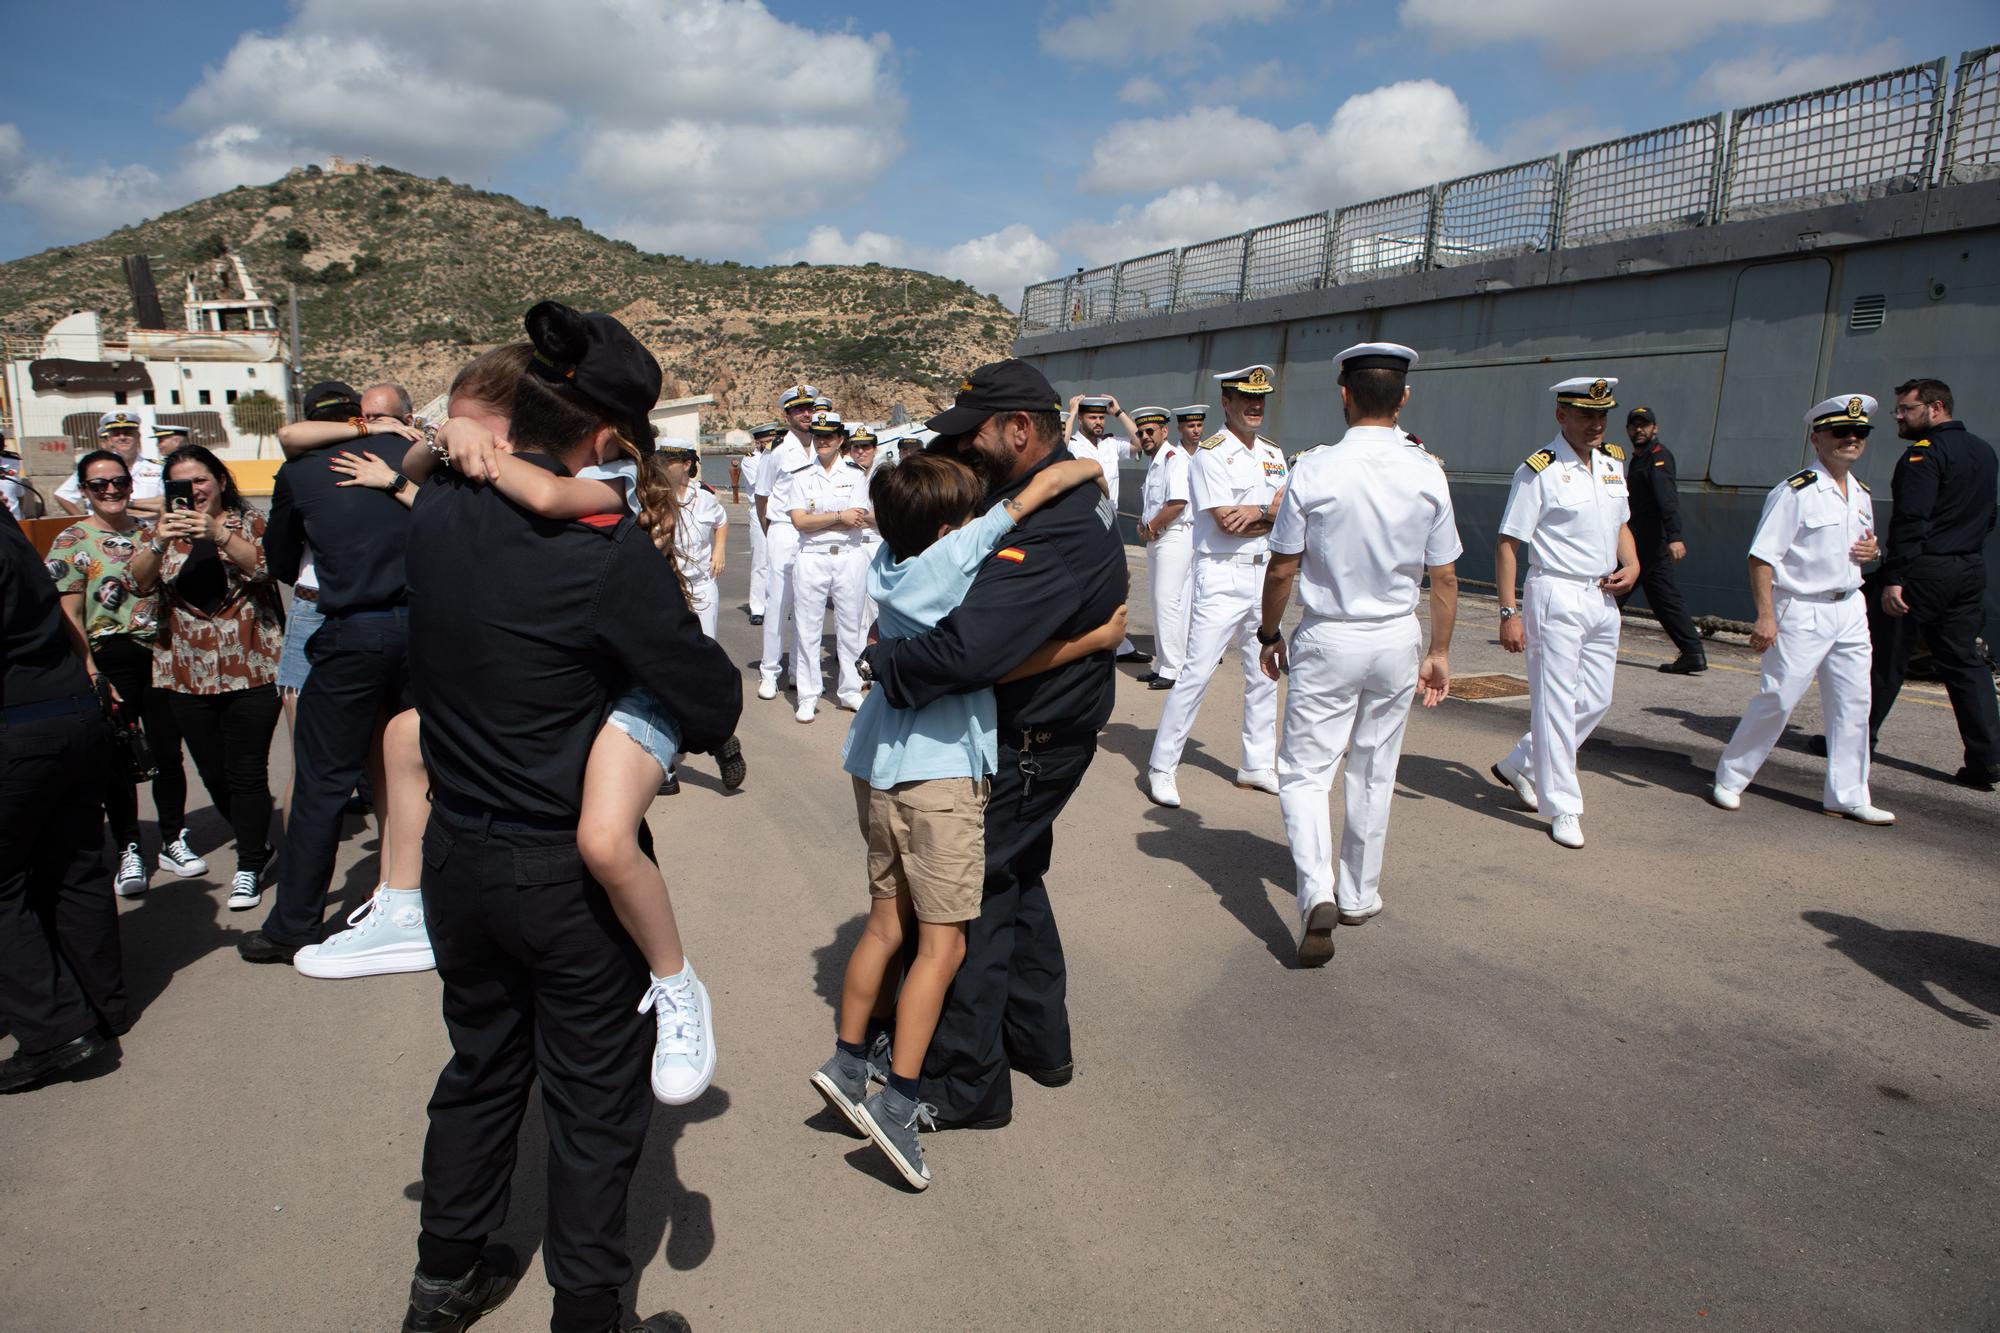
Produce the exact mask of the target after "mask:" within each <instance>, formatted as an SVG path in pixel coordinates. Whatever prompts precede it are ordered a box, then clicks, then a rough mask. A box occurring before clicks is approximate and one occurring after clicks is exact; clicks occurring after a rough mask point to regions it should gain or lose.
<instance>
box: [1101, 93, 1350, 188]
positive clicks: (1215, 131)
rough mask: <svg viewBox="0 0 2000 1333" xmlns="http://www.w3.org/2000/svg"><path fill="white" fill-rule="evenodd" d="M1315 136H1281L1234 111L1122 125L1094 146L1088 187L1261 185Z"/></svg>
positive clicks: (1307, 130)
mask: <svg viewBox="0 0 2000 1333" xmlns="http://www.w3.org/2000/svg"><path fill="white" fill-rule="evenodd" d="M1313 132H1314V131H1313V130H1312V127H1310V126H1303V125H1302V126H1299V127H1297V128H1295V129H1292V130H1281V129H1279V128H1278V127H1277V126H1276V125H1273V124H1271V123H1270V122H1269V121H1265V120H1258V119H1257V118H1256V117H1254V116H1246V115H1244V114H1243V113H1242V112H1240V111H1238V110H1237V109H1236V108H1235V107H1233V106H1218V107H1196V108H1194V109H1193V110H1191V111H1185V112H1183V113H1181V114H1180V115H1178V116H1164V117H1159V118H1156V119H1151V120H1122V121H1119V122H1118V123H1117V124H1115V125H1113V126H1112V127H1111V128H1110V129H1108V130H1106V131H1105V132H1104V134H1103V136H1102V137H1101V138H1099V139H1098V141H1097V142H1096V143H1095V144H1093V145H1092V146H1091V150H1090V172H1089V175H1088V176H1087V177H1086V180H1085V184H1086V188H1088V189H1089V190H1091V192H1093V193H1095V194H1138V193H1141V192H1143V191H1147V190H1162V189H1167V188H1170V187H1172V186H1175V185H1185V184H1188V183H1190V182H1192V181H1198V180H1202V179H1205V178H1206V179H1222V180H1248V179H1261V178H1265V177H1267V176H1269V175H1271V174H1272V170H1273V168H1281V167H1282V166H1283V165H1284V164H1285V163H1287V162H1289V161H1291V160H1292V159H1293V158H1295V157H1296V155H1297V151H1298V149H1299V148H1300V147H1303V140H1304V137H1305V136H1310V135H1311V134H1312V133H1313Z"/></svg>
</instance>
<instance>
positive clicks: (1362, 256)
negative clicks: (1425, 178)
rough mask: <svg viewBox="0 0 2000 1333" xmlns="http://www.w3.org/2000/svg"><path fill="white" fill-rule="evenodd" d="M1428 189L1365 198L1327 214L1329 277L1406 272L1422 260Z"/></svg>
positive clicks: (1427, 235) (1352, 278)
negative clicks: (1329, 224) (1330, 234)
mask: <svg viewBox="0 0 2000 1333" xmlns="http://www.w3.org/2000/svg"><path fill="white" fill-rule="evenodd" d="M1431 195H1432V192H1431V191H1430V190H1412V191H1410V192H1409V193H1408V194H1392V195H1390V196H1389V197H1388V198H1386V199H1371V200H1369V201H1368V202H1367V203H1365V204H1355V205H1352V206H1351V207H1348V208H1343V209H1341V210H1340V211H1339V212H1338V213H1335V214H1334V215H1333V262H1332V264H1331V265H1330V267H1331V268H1332V270H1333V280H1334V281H1335V282H1337V283H1339V282H1354V281H1357V280H1359V279H1364V278H1382V277H1387V276H1389V275H1390V274H1392V273H1411V272H1414V271H1416V270H1417V269H1420V268H1422V267H1423V266H1424V264H1425V263H1426V262H1427V260H1428V256H1429V253H1430V234H1431Z"/></svg>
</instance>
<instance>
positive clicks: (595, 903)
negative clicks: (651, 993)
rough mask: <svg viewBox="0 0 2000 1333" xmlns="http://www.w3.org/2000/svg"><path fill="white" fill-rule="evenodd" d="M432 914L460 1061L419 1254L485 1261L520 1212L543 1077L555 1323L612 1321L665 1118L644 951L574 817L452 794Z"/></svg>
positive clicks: (432, 1144)
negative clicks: (652, 1148) (490, 1245)
mask: <svg viewBox="0 0 2000 1333" xmlns="http://www.w3.org/2000/svg"><path fill="white" fill-rule="evenodd" d="M423 889H424V920H425V922H426V924H427V925H428V926H429V928H430V936H431V947H432V949H433V950H434V951H435V952H436V954H437V969H438V979H439V980H440V981H441V982H442V983H443V986H444V1023H445V1030H446V1031H447V1032H448V1033H449V1034H450V1036H451V1047H452V1053H453V1054H452V1058H451V1062H450V1063H449V1064H447V1065H446V1066H445V1067H444V1072H443V1073H441V1074H439V1075H438V1081H437V1090H436V1091H435V1092H433V1093H432V1094H431V1102H430V1120H431V1127H430V1134H429V1136H428V1137H427V1138H426V1139H425V1140H424V1201H423V1213H422V1217H423V1234H422V1235H421V1236H420V1237H419V1238H418V1249H417V1254H418V1262H419V1264H420V1265H421V1266H422V1267H424V1268H425V1269H426V1270H428V1271H431V1272H435V1273H441V1274H449V1273H453V1272H458V1271H463V1270H464V1269H465V1268H467V1267H469V1266H470V1265H471V1262H472V1260H473V1258H475V1257H476V1256H477V1254H478V1252H479V1248H480V1247H481V1246H482V1245H483V1244H484V1243H485V1240H486V1237H487V1236H488V1235H489V1234H490V1233H491V1232H492V1231H493V1230H494V1229H495V1228H496V1227H498V1226H499V1225H500V1223H501V1221H502V1220H503V1219H504V1218H505V1217H506V1215H507V1199H508V1193H509V1190H510V1188H511V1185H512V1181H513V1175H514V1145H515V1140H516V1137H517V1135H518V1132H519V1130H520V1126H521V1115H522V1113H523V1112H524V1111H525V1110H526V1108H527V1102H528V1092H529V1090H530V1088H531V1087H532V1086H533V1085H534V1082H535V1079H536V1076H537V1075H539V1076H540V1078H541V1082H542V1117H543V1119H544V1121H545V1122H546V1123H547V1125H548V1133H549V1150H548V1192H549V1195H548V1222H547V1231H546V1235H545V1239H544V1241H543V1245H542V1263H543V1267H544V1268H545V1269H546V1271H547V1273H548V1279H549V1285H550V1286H551V1287H553V1288H554V1289H555V1318H554V1321H553V1322H552V1324H551V1327H552V1328H556V1329H571V1328H575V1329H593V1330H595V1329H603V1328H608V1327H610V1326H611V1325H612V1323H613V1322H614V1321H615V1320H616V1319H617V1317H618V1315H619V1306H620V1291H621V1289H622V1288H623V1287H624V1285H625V1283H626V1282H627V1281H628V1280H629V1279H630V1277H631V1275H632V1260H631V1257H630V1256H629V1255H628V1254H627V1253H626V1252H625V1196H626V1192H627V1189H628V1188H629V1186H630V1185H631V1182H632V1171H633V1168H634V1167H636V1166H637V1165H638V1162H639V1151H640V1148H641V1146H642V1145H643V1144H644V1143H645V1139H646V1128H647V1126H648V1125H649V1124H650V1123H651V1121H652V1114H653V1097H652V1092H651V1089H650V1087H649V1086H648V1077H647V1066H648V1060H647V1056H648V1053H649V1052H650V1051H651V1050H652V1042H653V1024H652V1020H651V1019H649V1018H647V1017H646V1016H645V1015H643V1014H640V1013H639V1012H638V1009H637V1006H638V1003H639V997H640V996H641V995H642V994H644V993H645V989H646V982H647V973H646V962H645V959H643V958H642V957H641V956H640V954H639V950H638V948H637V946H635V945H634V944H633V943H632V940H631V937H630V936H628V935H627V934H626V933H625V930H624V927H622V926H620V925H619V924H618V918H617V916H616V915H615V914H614V913H613V911H612V909H611V902H610V900H609V899H608V898H606V897H605V895H604V890H603V888H602V887H601V886H599V885H598V884H597V882H596V881H594V880H592V879H591V878H590V876H589V874H588V873H587V872H586V871H585V870H584V868H583V858H582V855H581V854H580V853H579V852H578V851H577V847H576V830H575V829H573V828H572V829H550V828H538V827H533V826H530V825H528V824H524V823H514V822H508V821H506V820H504V819H499V818H494V817H491V816H490V815H473V814H470V813H468V812H467V810H466V809H465V808H464V807H461V806H457V805H454V804H453V803H452V801H451V800H450V798H449V797H448V796H446V795H443V794H440V796H439V799H438V800H437V802H436V803H435V804H434V805H433V806H432V807H431V819H430V826H429V827H428V828H427V829H426V830H425V832H424V885H423Z"/></svg>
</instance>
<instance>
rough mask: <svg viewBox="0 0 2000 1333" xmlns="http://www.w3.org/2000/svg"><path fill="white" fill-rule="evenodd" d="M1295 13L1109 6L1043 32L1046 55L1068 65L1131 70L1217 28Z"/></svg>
mask: <svg viewBox="0 0 2000 1333" xmlns="http://www.w3.org/2000/svg"><path fill="white" fill-rule="evenodd" d="M1288 7H1289V0H1235V2H1234V3H1233V4H1228V5H1218V4H1215V3H1214V2H1213V0H1103V3H1101V4H1099V5H1098V6H1097V7H1096V8H1094V9H1092V10H1091V11H1090V12H1089V13H1087V14H1078V15H1076V16H1075V17H1073V18H1069V19H1065V20H1064V21H1063V22H1061V23H1059V24H1057V25H1056V26H1055V27H1053V28H1043V29H1042V49H1043V50H1044V51H1047V52H1049V53H1050V54H1051V55H1055V56H1060V57H1061V58H1063V59H1064V60H1074V61H1078V62H1080V63H1089V64H1129V63H1130V62H1131V61H1133V60H1135V59H1138V58H1139V57H1141V56H1152V55H1162V54H1165V53H1166V52H1169V51H1179V50H1183V49H1185V48H1187V47H1188V46H1190V45H1192V44H1193V42H1194V40H1195V39H1196V38H1197V37H1199V36H1200V35H1201V33H1202V30H1203V29H1205V28H1209V27H1213V26H1215V25H1216V24H1222V23H1227V24H1230V25H1231V26H1235V25H1238V24H1243V23H1264V22H1268V21H1269V20H1271V19H1274V18H1276V17H1277V16H1278V15H1280V14H1282V13H1284V12H1285V10H1286V9H1287V8H1288Z"/></svg>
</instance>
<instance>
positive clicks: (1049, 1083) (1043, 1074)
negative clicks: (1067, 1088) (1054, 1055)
mask: <svg viewBox="0 0 2000 1333" xmlns="http://www.w3.org/2000/svg"><path fill="white" fill-rule="evenodd" d="M1013 1068H1014V1072H1016V1073H1018V1074H1026V1075H1027V1076H1028V1077H1029V1078H1031V1079H1033V1080H1035V1082H1037V1083H1039V1084H1041V1085H1042V1086H1043V1087H1045V1088H1060V1087H1062V1086H1063V1085H1065V1084H1066V1083H1068V1082H1069V1081H1070V1080H1071V1079H1073V1078H1075V1077H1076V1061H1074V1060H1065V1061H1063V1062H1062V1063H1061V1064H1059V1065H1057V1066H1056V1067H1055V1068H1053V1069H1030V1068H1029V1067H1028V1066H1027V1065H1015V1066H1013Z"/></svg>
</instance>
